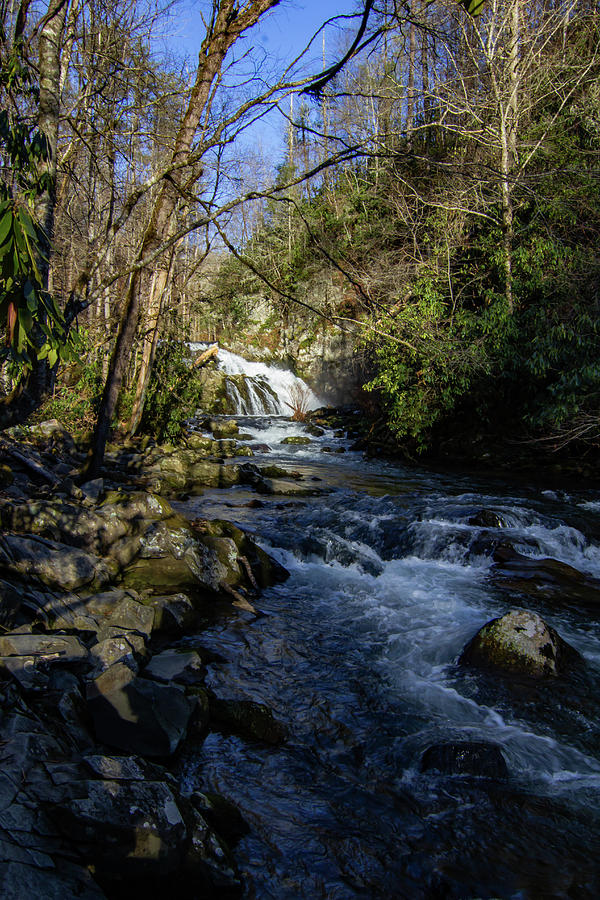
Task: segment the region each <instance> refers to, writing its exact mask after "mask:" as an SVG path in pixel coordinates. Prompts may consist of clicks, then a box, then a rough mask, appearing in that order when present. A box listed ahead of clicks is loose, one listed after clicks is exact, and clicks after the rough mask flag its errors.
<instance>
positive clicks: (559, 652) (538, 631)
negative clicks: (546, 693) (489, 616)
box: [460, 609, 582, 678]
mask: <svg viewBox="0 0 600 900" xmlns="http://www.w3.org/2000/svg"><path fill="white" fill-rule="evenodd" d="M460 662H461V663H463V664H466V665H471V666H478V667H480V668H487V669H496V670H499V671H501V672H506V673H513V674H518V675H529V676H533V677H535V678H543V677H556V676H557V675H559V674H561V673H563V672H566V671H568V670H569V669H570V668H571V667H572V666H574V665H577V664H578V663H581V662H582V658H581V656H580V655H579V653H577V651H576V650H575V649H574V648H573V647H571V646H570V645H569V644H567V642H566V641H564V640H563V639H562V638H561V637H560V635H559V634H558V633H557V632H556V631H555V630H554V629H553V628H551V627H550V626H549V625H547V624H546V623H545V622H544V620H543V619H542V618H541V617H540V616H538V615H537V613H533V612H529V611H528V610H525V609H513V610H511V611H510V612H508V613H506V615H504V616H501V617H500V618H498V619H493V620H492V621H491V622H488V623H487V624H486V625H484V626H483V628H481V630H480V631H478V633H477V634H476V635H475V637H474V638H473V639H472V640H471V641H470V642H469V644H467V646H466V647H465V649H464V650H463V653H462V655H461V657H460Z"/></svg>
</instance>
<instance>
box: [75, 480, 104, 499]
mask: <svg viewBox="0 0 600 900" xmlns="http://www.w3.org/2000/svg"><path fill="white" fill-rule="evenodd" d="M81 491H82V492H83V493H84V494H85V496H86V497H87V498H88V499H89V500H93V501H94V503H97V502H98V501H99V500H100V498H101V497H102V495H103V494H104V478H94V479H93V480H92V481H86V482H85V483H84V484H82V485H81Z"/></svg>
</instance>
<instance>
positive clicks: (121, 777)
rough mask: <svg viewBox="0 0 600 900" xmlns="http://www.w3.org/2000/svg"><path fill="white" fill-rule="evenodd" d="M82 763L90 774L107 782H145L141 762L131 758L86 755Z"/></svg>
mask: <svg viewBox="0 0 600 900" xmlns="http://www.w3.org/2000/svg"><path fill="white" fill-rule="evenodd" d="M84 762H85V763H86V764H87V765H88V766H89V767H90V769H91V770H92V772H95V773H96V775H99V776H100V778H104V779H106V780H108V781H145V780H146V773H145V771H144V769H143V768H142V765H141V760H136V758H135V757H132V756H101V755H99V754H97V753H93V754H88V755H87V756H85V757H84Z"/></svg>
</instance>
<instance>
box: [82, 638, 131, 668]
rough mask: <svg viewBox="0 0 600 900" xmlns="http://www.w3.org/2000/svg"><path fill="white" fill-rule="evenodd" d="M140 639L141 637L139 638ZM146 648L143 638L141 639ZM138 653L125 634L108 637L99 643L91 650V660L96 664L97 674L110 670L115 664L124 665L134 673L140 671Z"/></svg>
mask: <svg viewBox="0 0 600 900" xmlns="http://www.w3.org/2000/svg"><path fill="white" fill-rule="evenodd" d="M138 637H139V636H138ZM139 639H140V640H141V642H142V647H143V646H144V641H143V638H139ZM137 656H138V651H137V650H136V648H135V647H134V646H133V644H132V642H131V641H130V640H129V639H128V637H127V636H126V635H125V634H122V633H120V634H118V635H117V636H115V637H108V638H105V639H104V640H102V641H98V643H97V644H94V646H93V647H91V648H90V660H91V662H93V663H94V667H95V668H94V671H95V673H96V674H98V673H99V672H103V671H105V670H106V669H109V668H110V667H111V666H113V665H114V664H115V663H123V664H124V665H126V666H127V668H129V669H131V670H132V672H137V670H138V660H137Z"/></svg>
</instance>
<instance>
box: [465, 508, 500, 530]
mask: <svg viewBox="0 0 600 900" xmlns="http://www.w3.org/2000/svg"><path fill="white" fill-rule="evenodd" d="M467 524H468V525H474V526H475V527H477V528H506V522H505V521H504V519H503V518H502V516H501V515H500V514H499V513H497V512H495V511H494V510H493V509H480V510H478V511H477V512H476V513H473V515H472V516H470V517H469V519H468V522H467Z"/></svg>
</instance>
